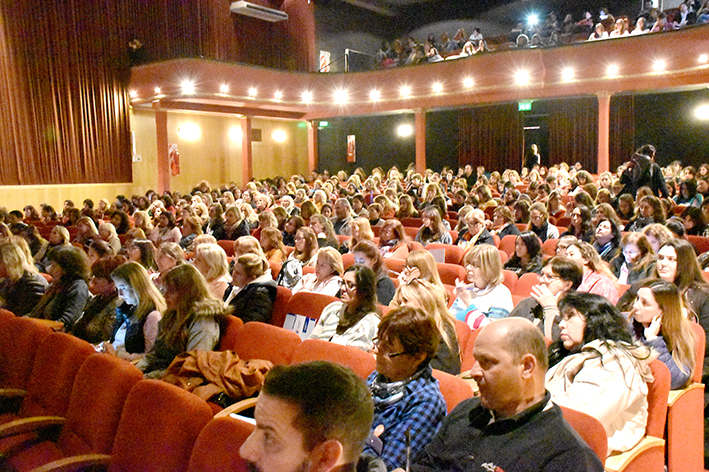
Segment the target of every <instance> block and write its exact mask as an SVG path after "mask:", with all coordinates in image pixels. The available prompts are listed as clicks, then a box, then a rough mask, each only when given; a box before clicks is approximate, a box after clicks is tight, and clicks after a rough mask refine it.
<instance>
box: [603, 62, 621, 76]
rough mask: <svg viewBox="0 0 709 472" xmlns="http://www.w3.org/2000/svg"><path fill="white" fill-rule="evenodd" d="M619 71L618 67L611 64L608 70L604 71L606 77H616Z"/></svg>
mask: <svg viewBox="0 0 709 472" xmlns="http://www.w3.org/2000/svg"><path fill="white" fill-rule="evenodd" d="M619 70H620V69H618V66H617V65H615V64H611V65H609V66H608V68H607V69H606V76H608V77H618V71H619Z"/></svg>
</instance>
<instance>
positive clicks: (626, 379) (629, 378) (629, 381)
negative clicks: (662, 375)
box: [546, 341, 653, 454]
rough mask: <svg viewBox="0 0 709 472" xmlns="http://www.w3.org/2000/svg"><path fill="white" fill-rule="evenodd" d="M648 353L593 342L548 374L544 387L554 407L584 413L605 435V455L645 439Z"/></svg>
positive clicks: (648, 379) (646, 350)
mask: <svg viewBox="0 0 709 472" xmlns="http://www.w3.org/2000/svg"><path fill="white" fill-rule="evenodd" d="M652 358H653V356H651V354H650V351H649V350H648V349H646V348H645V347H643V346H637V347H635V348H633V349H631V350H629V349H625V348H622V347H618V346H616V345H615V344H613V343H611V344H610V348H609V346H607V345H604V344H602V343H601V341H593V342H590V343H588V344H587V345H586V346H584V348H583V350H582V351H581V352H579V353H577V354H573V355H570V356H567V357H566V358H565V359H563V360H562V361H561V362H559V363H558V364H557V365H555V366H554V367H552V368H551V369H549V371H548V372H547V376H546V387H547V389H548V390H549V392H551V398H552V401H554V403H556V404H558V405H562V406H565V407H568V408H572V409H574V410H578V411H582V412H584V413H587V414H589V415H591V416H593V417H594V418H596V419H597V420H598V421H600V422H601V424H602V425H603V427H604V428H605V430H606V434H607V435H608V453H609V454H610V453H611V452H613V451H627V450H629V449H631V448H632V447H633V446H635V445H636V444H637V443H638V442H640V440H641V439H642V438H643V436H644V435H645V426H646V424H647V392H648V388H647V382H651V381H652V373H651V371H650V366H649V363H650V361H651V360H652Z"/></svg>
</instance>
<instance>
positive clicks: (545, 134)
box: [520, 114, 549, 167]
mask: <svg viewBox="0 0 709 472" xmlns="http://www.w3.org/2000/svg"><path fill="white" fill-rule="evenodd" d="M522 118H523V119H522V120H521V121H522V126H523V130H524V135H523V136H524V138H523V140H522V146H523V149H524V154H523V156H524V158H523V159H524V161H523V162H522V165H524V163H525V161H526V158H527V155H528V154H529V153H530V152H531V148H532V144H536V145H537V147H538V148H539V154H540V155H541V165H543V166H548V165H549V163H548V157H549V123H548V118H549V117H548V115H528V114H523V116H522ZM520 167H521V166H520Z"/></svg>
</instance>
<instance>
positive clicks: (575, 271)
mask: <svg viewBox="0 0 709 472" xmlns="http://www.w3.org/2000/svg"><path fill="white" fill-rule="evenodd" d="M582 280H583V269H582V268H581V266H580V265H579V264H578V263H577V262H574V261H572V260H571V259H569V258H567V257H559V256H556V257H552V258H551V259H549V261H548V262H547V263H546V265H545V266H544V268H543V269H542V272H541V276H540V277H539V284H538V285H535V286H534V287H532V293H531V296H529V297H527V298H525V299H523V300H521V301H520V302H519V303H518V304H517V306H515V308H514V310H512V311H511V312H510V316H518V317H521V318H527V319H528V320H530V321H532V322H533V323H534V324H535V325H537V326H538V327H539V329H541V330H542V332H543V333H544V336H545V337H547V338H549V339H551V340H552V341H557V340H558V339H559V308H558V307H557V302H558V300H559V299H561V297H563V296H564V295H565V294H566V292H568V291H569V290H576V289H577V288H578V287H579V285H581V281H582Z"/></svg>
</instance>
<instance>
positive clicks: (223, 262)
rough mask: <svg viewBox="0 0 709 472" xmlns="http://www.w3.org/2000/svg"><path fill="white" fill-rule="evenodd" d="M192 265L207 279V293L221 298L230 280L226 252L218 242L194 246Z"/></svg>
mask: <svg viewBox="0 0 709 472" xmlns="http://www.w3.org/2000/svg"><path fill="white" fill-rule="evenodd" d="M193 264H194V266H195V267H196V268H197V270H198V271H199V272H200V274H202V275H203V276H204V279H205V280H206V281H207V288H208V289H209V293H211V294H212V296H213V297H214V298H217V299H219V300H221V299H222V298H224V292H225V291H226V288H227V286H228V285H229V283H230V282H231V276H230V275H229V262H228V261H227V257H226V252H224V249H222V247H221V246H220V245H219V244H213V243H210V244H200V245H199V246H196V247H195V253H194V261H193Z"/></svg>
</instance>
